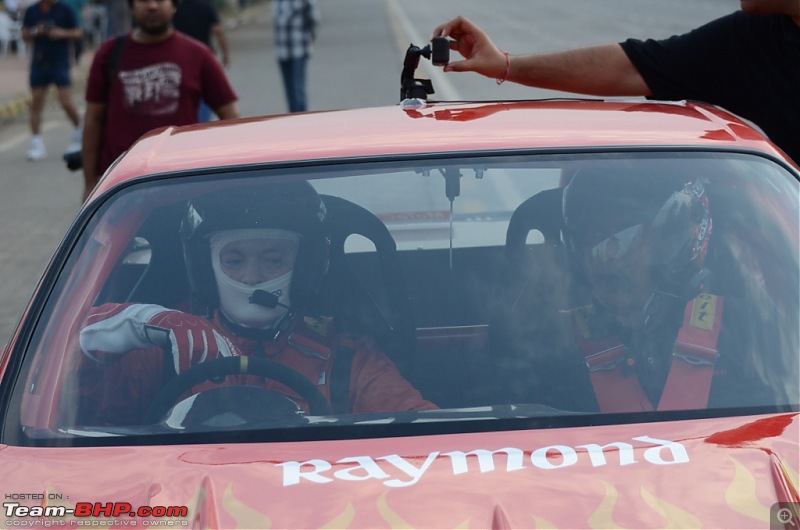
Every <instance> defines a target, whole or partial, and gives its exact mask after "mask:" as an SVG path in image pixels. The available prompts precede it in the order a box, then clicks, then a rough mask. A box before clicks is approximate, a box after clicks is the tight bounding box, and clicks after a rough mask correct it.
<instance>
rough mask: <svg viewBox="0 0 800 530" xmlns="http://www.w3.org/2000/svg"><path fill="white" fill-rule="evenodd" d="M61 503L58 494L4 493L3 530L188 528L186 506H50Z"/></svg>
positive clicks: (97, 503)
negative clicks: (32, 502)
mask: <svg viewBox="0 0 800 530" xmlns="http://www.w3.org/2000/svg"><path fill="white" fill-rule="evenodd" d="M44 500H47V501H48V505H47V506H40V505H34V506H29V505H26V504H23V502H24V501H44ZM59 501H62V502H63V499H62V498H61V495H59V494H48V498H47V499H45V496H44V494H41V493H7V494H6V495H5V501H4V502H3V514H4V515H5V525H6V527H7V528H11V527H19V528H25V527H27V528H50V527H61V526H63V527H77V526H81V527H84V526H87V527H88V526H93V527H122V526H152V527H185V526H189V521H188V519H187V517H188V515H189V508H188V507H187V506H133V505H132V504H130V503H128V502H78V503H75V506H74V507H72V506H66V505H65V504H50V503H51V502H55V503H58V502H59Z"/></svg>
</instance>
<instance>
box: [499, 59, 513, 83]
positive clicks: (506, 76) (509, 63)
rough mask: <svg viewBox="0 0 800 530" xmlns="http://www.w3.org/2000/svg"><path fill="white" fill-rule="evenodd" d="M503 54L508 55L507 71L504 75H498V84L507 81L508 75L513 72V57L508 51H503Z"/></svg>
mask: <svg viewBox="0 0 800 530" xmlns="http://www.w3.org/2000/svg"><path fill="white" fill-rule="evenodd" d="M503 55H505V56H506V73H505V74H504V75H503V77H498V78H497V79H495V81H497V84H498V85H502V84H503V83H505V82H506V80H507V79H508V75H509V74H510V73H511V57H509V56H508V52H503Z"/></svg>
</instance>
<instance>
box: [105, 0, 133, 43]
mask: <svg viewBox="0 0 800 530" xmlns="http://www.w3.org/2000/svg"><path fill="white" fill-rule="evenodd" d="M104 2H105V4H106V13H107V19H106V23H107V28H106V35H107V36H109V37H115V36H117V35H125V34H127V33H128V32H129V31H130V30H131V27H132V24H131V21H132V20H131V19H132V17H131V7H130V4H129V3H128V2H127V1H126V0H104Z"/></svg>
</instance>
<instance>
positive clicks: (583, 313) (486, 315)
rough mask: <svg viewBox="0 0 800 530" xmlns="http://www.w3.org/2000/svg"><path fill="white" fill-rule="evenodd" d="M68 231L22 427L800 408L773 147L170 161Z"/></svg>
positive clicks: (168, 427)
mask: <svg viewBox="0 0 800 530" xmlns="http://www.w3.org/2000/svg"><path fill="white" fill-rule="evenodd" d="M76 230H77V229H76ZM73 243H74V244H73V245H72V250H71V252H70V253H69V255H68V256H66V257H65V259H64V263H63V266H62V268H61V269H60V271H59V272H58V276H57V278H55V280H54V282H53V285H54V287H53V289H52V292H51V293H50V296H49V297H48V299H47V302H46V304H45V305H44V308H43V310H42V314H41V317H40V318H39V319H38V326H37V327H36V329H35V330H34V331H33V333H32V335H31V340H30V342H29V344H28V348H27V353H26V355H25V357H24V361H23V363H22V367H21V370H20V374H19V377H18V379H17V382H16V385H15V388H14V400H13V405H12V406H13V407H15V414H11V415H9V417H11V418H17V419H18V422H19V427H21V429H22V432H23V436H22V438H21V440H22V441H23V442H26V441H38V442H42V441H47V440H52V439H60V440H62V441H63V440H65V439H66V440H83V442H80V443H93V444H104V443H107V440H109V439H111V438H113V437H120V436H123V437H135V438H142V440H143V441H141V442H139V443H147V441H146V440H147V438H148V437H153V436H156V435H163V434H175V433H181V434H191V433H226V432H236V431H240V432H241V431H258V432H272V431H275V432H278V431H281V432H284V431H286V430H287V429H288V430H292V431H293V432H297V433H299V434H298V435H297V436H298V437H299V438H308V439H313V438H315V437H319V436H325V434H324V432H325V430H326V429H329V428H332V427H334V426H339V427H341V426H345V427H346V426H354V425H358V426H360V430H358V431H355V430H354V431H352V432H353V433H356V432H358V433H361V434H352V436H361V435H363V433H364V432H367V431H364V426H365V425H367V426H369V425H372V424H375V425H377V424H385V423H395V424H426V425H433V426H435V425H439V424H441V425H444V424H447V425H449V427H448V428H450V429H456V430H457V429H458V428H459V427H458V426H456V427H453V425H458V424H459V423H461V422H459V421H458V420H463V423H464V424H465V425H466V423H467V422H468V420H473V419H482V420H485V419H502V420H513V419H516V418H533V417H547V418H566V419H569V418H584V419H582V420H581V421H589V422H596V421H598V420H597V418H598V417H599V416H603V417H606V418H611V419H607V420H604V421H614V422H624V421H630V420H628V419H626V418H628V416H626V413H636V415H635V416H634V417H635V418H636V419H637V421H641V420H642V419H643V417H644V418H648V420H649V421H655V420H657V419H658V418H659V417H661V416H659V415H660V414H662V413H664V412H665V411H693V412H694V413H697V411H715V414H720V413H722V414H735V413H737V411H740V410H741V409H742V408H747V409H753V408H759V407H761V408H763V410H776V409H777V410H790V409H795V410H796V408H797V406H798V403H799V402H800V398H799V397H798V395H799V393H800V391H799V390H798V373H800V368H799V367H798V359H800V352H798V348H799V346H798V345H799V344H800V341H799V340H798V321H799V320H800V318H799V315H798V298H800V297H799V296H798V294H799V293H800V287H799V283H798V272H799V271H800V265H798V255H799V254H800V251H799V250H798V182H797V180H796V177H795V176H793V175H792V174H790V173H789V172H788V171H787V170H786V169H784V168H782V167H779V166H777V165H776V164H774V163H772V162H770V161H768V160H765V159H761V158H758V157H751V156H744V155H732V154H725V155H722V154H713V155H712V154H707V153H706V154H703V153H694V154H687V153H680V154H678V153H650V154H647V153H635V154H634V153H599V154H598V153H593V154H569V155H566V154H561V155H552V154H551V155H541V154H524V153H522V154H520V153H513V154H509V155H493V156H450V157H433V156H429V157H416V158H415V159H413V160H411V159H394V160H377V161H358V162H347V163H339V164H330V165H325V166H320V167H309V166H308V165H304V166H303V167H286V166H282V167H272V166H266V167H263V168H261V169H252V168H248V169H247V171H243V170H242V171H235V170H231V171H228V172H226V173H219V174H213V175H209V174H204V175H202V176H198V175H191V174H187V175H183V176H171V177H169V178H158V179H149V180H147V181H143V182H141V183H137V184H134V185H131V186H128V187H125V188H123V189H120V190H119V191H118V192H116V193H115V194H113V195H112V196H111V197H109V198H108V199H107V200H106V202H105V203H103V205H102V206H101V207H100V208H99V209H98V210H97V211H96V212H95V213H94V214H93V216H92V217H91V219H89V220H88V222H87V223H85V227H84V228H83V229H82V231H81V232H80V233H79V234H76V237H75V239H74V241H73ZM720 411H722V412H720ZM642 414H644V415H645V416H642ZM650 415H652V416H650ZM587 417H588V418H595V419H588V420H587V419H585V418H587ZM670 417H671V418H674V414H673V415H672V416H670ZM9 421H11V420H9ZM483 423H484V424H485V425H486V426H485V427H483V428H485V429H492V426H491V422H485V421H484V422H483ZM432 428H434V427H432ZM320 433H323V434H320ZM198 436H199V437H200V438H198V439H201V435H200V434H198ZM126 439H127V438H126ZM86 440H91V441H90V442H86Z"/></svg>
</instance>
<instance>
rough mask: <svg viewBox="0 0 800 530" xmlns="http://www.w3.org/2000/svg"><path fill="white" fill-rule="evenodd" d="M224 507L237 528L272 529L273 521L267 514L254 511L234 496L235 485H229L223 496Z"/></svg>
mask: <svg viewBox="0 0 800 530" xmlns="http://www.w3.org/2000/svg"><path fill="white" fill-rule="evenodd" d="M222 507H223V509H224V510H225V512H226V513H227V514H228V515H230V516H231V517H232V518H233V519H234V520H235V521H236V528H263V529H264V530H266V529H268V528H272V520H271V519H270V518H269V517H267V516H266V515H265V514H263V513H261V512H259V511H258V510H254V509H253V508H251V507H250V506H248V505H246V504H245V503H243V502H242V501H240V500H239V499H237V498H236V495H234V494H233V484H232V483H231V484H228V487H227V488H225V493H223V494H222Z"/></svg>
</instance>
